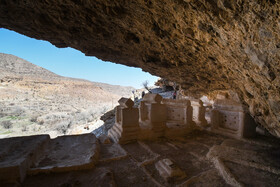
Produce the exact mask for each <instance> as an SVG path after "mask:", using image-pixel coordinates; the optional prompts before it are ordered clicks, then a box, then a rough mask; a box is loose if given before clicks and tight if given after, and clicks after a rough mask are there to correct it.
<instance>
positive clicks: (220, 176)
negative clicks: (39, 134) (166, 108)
mask: <svg viewBox="0 0 280 187" xmlns="http://www.w3.org/2000/svg"><path fill="white" fill-rule="evenodd" d="M99 140H100V139H99ZM102 142H103V143H102ZM279 148H280V141H279V140H278V139H274V138H268V137H263V136H261V137H257V138H255V139H246V140H236V139H231V138H227V137H224V136H220V135H216V134H212V133H208V132H205V131H194V132H192V133H190V134H189V135H188V136H185V137H182V138H179V139H176V140H175V139H174V140H170V139H165V138H163V139H160V140H158V141H138V142H134V143H130V144H125V145H119V144H117V143H109V142H106V143H105V142H104V141H102V140H100V150H99V160H98V161H97V164H96V167H95V168H93V169H89V170H81V171H67V172H63V173H52V172H50V173H45V174H35V175H29V176H27V178H26V179H25V181H24V182H23V183H22V186H114V185H116V186H177V185H179V186H231V185H233V186H242V185H244V186H278V185H279V182H280V149H279ZM162 159H170V160H172V162H173V163H174V165H175V166H176V167H178V168H180V169H181V170H182V171H183V172H184V173H185V175H184V177H181V178H176V175H174V176H173V177H169V178H164V177H162V176H161V175H160V174H159V171H158V169H157V167H156V163H157V162H158V161H159V160H162Z"/></svg>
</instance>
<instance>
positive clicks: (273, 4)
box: [0, 0, 280, 137]
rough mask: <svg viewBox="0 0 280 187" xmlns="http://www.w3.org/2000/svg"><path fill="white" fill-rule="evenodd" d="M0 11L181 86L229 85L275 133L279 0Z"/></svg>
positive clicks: (70, 4) (2, 21)
mask: <svg viewBox="0 0 280 187" xmlns="http://www.w3.org/2000/svg"><path fill="white" fill-rule="evenodd" d="M0 15H1V16H0V27H3V28H7V29H11V30H14V31H17V32H19V33H22V34H24V35H27V36H30V37H33V38H36V39H42V40H47V41H49V42H51V43H52V44H54V45H56V46H57V47H72V48H75V49H78V50H80V51H82V52H83V53H84V54H86V55H88V56H96V57H97V58H100V59H102V60H106V61H111V62H115V63H120V64H124V65H128V66H134V67H140V68H142V69H143V70H144V71H147V72H150V73H152V74H154V75H157V76H160V77H164V78H168V79H170V80H172V81H176V82H177V83H179V84H180V85H181V86H182V88H184V89H185V90H186V92H187V93H192V94H198V95H199V94H207V93H211V92H213V91H216V90H227V89H231V90H234V91H235V92H237V93H238V95H239V98H240V99H241V101H242V102H243V103H244V104H246V105H247V106H248V108H249V111H250V113H251V115H252V116H253V117H254V119H255V120H256V121H257V122H259V123H260V124H261V125H263V126H264V127H266V128H267V129H268V130H269V131H270V132H271V133H272V134H274V135H276V136H278V137H279V136H280V122H279V121H280V73H279V72H280V33H279V30H280V3H279V2H278V1H274V0H250V1H245V0H240V1H230V0H163V1H153V0H151V1H139V0H137V1H109V0H106V1H104V0H102V1H101V0H97V1H83V0H80V1H72V0H65V1H55V0H50V1H44V2H42V1H40V2H39V1H35V0H26V1H9V0H2V1H1V6H0Z"/></svg>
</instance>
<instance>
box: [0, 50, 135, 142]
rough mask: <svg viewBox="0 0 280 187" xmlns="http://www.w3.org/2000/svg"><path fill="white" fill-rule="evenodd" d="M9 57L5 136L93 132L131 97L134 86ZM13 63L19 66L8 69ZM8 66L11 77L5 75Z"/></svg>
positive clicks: (1, 109)
mask: <svg viewBox="0 0 280 187" xmlns="http://www.w3.org/2000/svg"><path fill="white" fill-rule="evenodd" d="M2 57H5V56H2ZM7 58H8V59H0V60H1V63H0V68H2V69H1V71H2V72H1V74H0V79H1V83H0V86H1V94H0V134H1V135H7V134H8V135H9V136H20V135H30V134H46V133H49V134H50V135H51V136H52V137H55V136H57V135H63V134H71V133H82V132H90V131H88V130H90V128H88V127H89V126H94V124H95V123H96V122H97V121H98V120H99V118H100V116H101V115H102V114H104V113H106V112H107V111H108V110H110V109H112V108H113V107H115V106H116V105H117V101H118V99H119V98H120V97H122V96H125V97H129V96H130V94H131V90H132V89H133V88H127V87H121V86H113V85H108V84H103V83H94V82H89V81H85V80H77V79H72V78H65V77H60V76H58V75H55V74H53V73H51V72H49V71H47V70H44V69H43V68H39V69H38V68H37V66H36V67H35V66H34V65H33V64H31V63H29V62H27V61H24V60H21V59H19V58H16V57H14V56H12V57H11V56H9V55H8V56H7ZM10 58H15V59H16V61H12V60H11V59H10ZM11 62H13V63H14V64H17V66H16V67H14V68H11V69H7V68H9V67H12V64H11ZM19 62H20V64H18V63H19ZM23 64H24V67H22V66H23ZM24 68H25V69H24ZM5 69H6V71H7V72H6V73H7V74H8V75H11V76H9V77H5V76H3V75H5ZM24 71H25V72H26V73H25V74H24V75H22V74H20V73H21V72H24ZM1 76H3V77H1ZM19 77H20V78H19ZM84 127H86V128H84ZM7 129H9V131H7ZM81 129H82V130H81ZM84 129H85V130H84ZM91 130H92V129H91ZM8 132H9V133H8ZM1 137H7V136H1ZM1 137H0V138H1Z"/></svg>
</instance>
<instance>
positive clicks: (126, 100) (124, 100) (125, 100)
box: [118, 97, 134, 108]
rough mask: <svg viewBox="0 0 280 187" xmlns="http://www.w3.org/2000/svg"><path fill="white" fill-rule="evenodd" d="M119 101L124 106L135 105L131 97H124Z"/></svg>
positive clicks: (130, 106)
mask: <svg viewBox="0 0 280 187" xmlns="http://www.w3.org/2000/svg"><path fill="white" fill-rule="evenodd" d="M118 102H119V104H120V106H121V107H123V108H132V107H133V105H134V102H133V101H132V100H131V99H129V98H124V97H122V98H121V99H120V100H119V101H118Z"/></svg>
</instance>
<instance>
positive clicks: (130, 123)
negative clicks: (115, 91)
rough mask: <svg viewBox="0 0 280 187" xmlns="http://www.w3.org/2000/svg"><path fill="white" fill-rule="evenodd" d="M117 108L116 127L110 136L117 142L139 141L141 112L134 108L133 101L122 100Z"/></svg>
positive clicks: (110, 132)
mask: <svg viewBox="0 0 280 187" xmlns="http://www.w3.org/2000/svg"><path fill="white" fill-rule="evenodd" d="M119 104H120V105H119V106H117V108H116V114H115V125H114V126H113V127H112V128H111V129H110V130H109V132H108V134H109V136H110V137H112V138H113V140H114V141H115V142H119V143H128V142H130V141H133V140H137V137H138V134H139V131H140V129H139V111H138V108H133V105H134V102H133V101H132V100H131V99H126V98H121V99H120V100H119Z"/></svg>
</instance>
